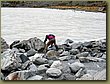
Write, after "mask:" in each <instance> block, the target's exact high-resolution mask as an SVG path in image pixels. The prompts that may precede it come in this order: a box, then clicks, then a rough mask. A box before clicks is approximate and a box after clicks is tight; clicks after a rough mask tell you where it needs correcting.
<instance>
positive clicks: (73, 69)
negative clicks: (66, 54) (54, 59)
mask: <svg viewBox="0 0 110 84" xmlns="http://www.w3.org/2000/svg"><path fill="white" fill-rule="evenodd" d="M69 67H70V69H71V72H73V73H76V72H77V71H79V70H80V69H81V68H82V69H84V68H85V66H84V64H82V63H80V62H75V63H72V64H69Z"/></svg>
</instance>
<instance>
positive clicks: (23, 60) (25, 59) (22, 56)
mask: <svg viewBox="0 0 110 84" xmlns="http://www.w3.org/2000/svg"><path fill="white" fill-rule="evenodd" d="M19 57H20V59H21V61H22V63H25V62H26V61H28V60H29V58H28V57H27V56H25V55H24V54H21V55H20V56H19Z"/></svg>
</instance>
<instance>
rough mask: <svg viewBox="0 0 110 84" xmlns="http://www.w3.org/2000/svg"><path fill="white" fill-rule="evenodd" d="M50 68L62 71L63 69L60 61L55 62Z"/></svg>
mask: <svg viewBox="0 0 110 84" xmlns="http://www.w3.org/2000/svg"><path fill="white" fill-rule="evenodd" d="M50 67H51V68H57V69H60V70H61V69H62V68H63V66H62V62H61V61H59V60H58V61H54V62H53V63H52V65H51V66H50Z"/></svg>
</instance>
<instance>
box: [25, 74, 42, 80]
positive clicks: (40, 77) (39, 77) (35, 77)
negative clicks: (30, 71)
mask: <svg viewBox="0 0 110 84" xmlns="http://www.w3.org/2000/svg"><path fill="white" fill-rule="evenodd" d="M27 80H43V77H42V76H40V75H36V76H32V77H29V78H28V79H27Z"/></svg>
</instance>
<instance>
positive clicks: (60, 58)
mask: <svg viewBox="0 0 110 84" xmlns="http://www.w3.org/2000/svg"><path fill="white" fill-rule="evenodd" d="M58 59H59V60H61V61H68V60H69V59H71V56H63V57H59V58H58Z"/></svg>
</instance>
